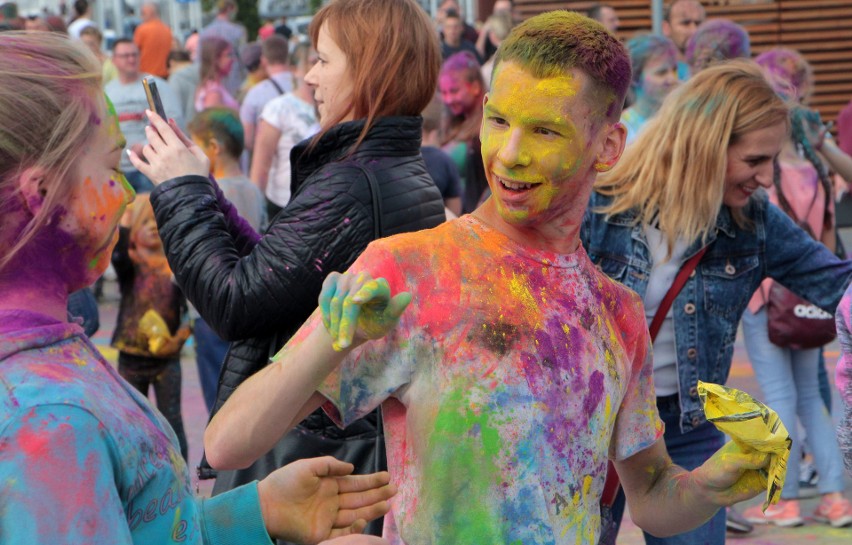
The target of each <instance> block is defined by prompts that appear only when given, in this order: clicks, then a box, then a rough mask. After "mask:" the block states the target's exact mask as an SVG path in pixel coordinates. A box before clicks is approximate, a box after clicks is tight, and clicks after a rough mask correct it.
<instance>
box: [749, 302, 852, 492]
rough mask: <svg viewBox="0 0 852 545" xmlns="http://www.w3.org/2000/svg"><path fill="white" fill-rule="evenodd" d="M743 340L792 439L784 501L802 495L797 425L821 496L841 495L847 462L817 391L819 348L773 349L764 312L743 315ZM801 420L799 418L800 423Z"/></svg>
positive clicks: (762, 385)
mask: <svg viewBox="0 0 852 545" xmlns="http://www.w3.org/2000/svg"><path fill="white" fill-rule="evenodd" d="M743 336H744V337H745V346H746V351H747V352H748V358H749V360H751V366H752V368H753V369H754V374H755V377H756V378H757V383H758V384H759V385H760V389H761V390H763V397H764V402H765V403H766V404H767V405H768V406H770V407H772V409H774V410H775V412H777V413H778V416H779V417H781V421H782V422H783V423H784V425H785V426H786V427H787V431H788V432H789V433H790V438H791V439H792V440H793V447H792V451H791V452H790V458H789V459H788V460H787V478H786V479H785V481H784V490H783V491H782V492H781V497H782V498H784V499H795V498H796V497H798V495H799V462H800V460H801V453H802V440H801V438H800V437H799V429H798V422H801V424H802V427H804V428H805V431H806V432H807V433H806V439H805V440H806V441H807V444H808V449H809V450H810V452H811V454H813V457H814V464H815V465H816V469H817V473H819V485H818V490H819V492H820V494H828V493H830V492H840V491H842V490H843V458H842V456H841V455H840V447H839V446H838V444H837V435H835V433H834V425H833V423H832V421H831V416H830V415H829V414H828V411H827V410H826V408H825V404H824V403H823V401H822V397H821V396H820V391H819V378H818V374H819V373H818V369H817V366H818V365H819V353H820V349H819V348H811V349H808V350H791V349H789V348H782V347H780V346H776V345H774V344H772V342H770V340H769V333H768V330H767V322H766V310H765V309H761V310H759V311H758V312H757V313H756V314H752V313H751V312H750V311H748V310H746V311H745V314H743ZM797 417H798V419H797Z"/></svg>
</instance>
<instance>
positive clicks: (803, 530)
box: [94, 246, 852, 545]
mask: <svg viewBox="0 0 852 545" xmlns="http://www.w3.org/2000/svg"><path fill="white" fill-rule="evenodd" d="M848 247H852V246H848ZM104 295H105V296H104V298H103V301H102V302H101V304H100V311H101V315H100V321H101V329H100V331H98V333H97V334H96V335H95V337H94V342H95V344H96V345H98V347H99V348H100V349H101V351H102V352H103V353H104V354H105V356H106V357H107V359H109V360H110V361H112V362H115V358H116V354H115V351H114V350H113V349H112V348H110V346H109V338H110V335H111V334H112V330H113V327H114V326H115V318H116V313H117V304H116V303H117V287H116V285H115V283H114V282H109V281H108V282H106V283H105V290H104ZM183 354H184V356H183V403H182V407H183V417H184V426H185V428H186V435H187V440H188V442H189V457H190V467H193V468H194V466H195V465H197V463H198V460H199V458H200V457H201V450H202V446H201V445H202V434H203V432H204V426H205V425H206V423H207V410H206V408H205V406H204V400H203V399H202V397H201V388H200V386H199V384H198V373H197V370H196V367H195V357H194V349H193V347H192V345H191V340H190V343H189V344H188V345H187V346H186V347H185V349H184V351H183ZM837 355H838V347H837V343H836V342H835V343H834V344H833V345H831V346H829V347H828V348H827V351H826V361H827V363H828V367H829V369H828V372H829V377H833V376H834V364H835V361H836V359H837ZM832 382H833V381H832ZM729 384H730V385H731V386H734V387H736V388H740V389H742V390H745V391H747V392H750V393H752V394H753V395H755V396H756V397H758V398H761V397H762V396H761V393H760V388H759V387H758V386H757V382H756V381H755V378H754V375H753V373H752V371H751V366H750V365H749V364H748V360H747V359H746V356H745V348H744V347H743V345H742V339H741V338H738V339H737V345H736V350H735V353H734V365H733V368H732V371H731V379H730V381H729ZM833 396H834V397H833V399H834V405H835V408H834V412H833V413H834V414H835V415H836V414H838V412H839V410H840V409H839V403H840V401H839V398H838V396H837V392H836V391H834V392H833ZM192 473H193V479H194V480H195V477H194V471H193V472H192ZM846 483H847V485H846V489H847V491H848V495H849V496H852V478H850V476H849V475H847V476H846ZM196 484H197V489H198V492H199V493H200V494H209V493H210V489H211V488H212V481H202V482H200V483H197V481H196ZM817 500H818V498H811V499H806V500H803V502H802V513H803V515H806V516H807V515H810V513H812V512H813V510H814V508H815V507H816V503H817ZM761 501H762V500H761V499H760V498H756V499H755V500H753V501H751V502H749V503H748V504H747V505H743V506H738V509H740V511H742V509H744V508H745V507H747V506H750V505H754V504H757V503H760V502H761ZM729 541H730V542H731V543H733V544H736V545H770V544H772V545H787V544H789V545H793V544H796V545H798V544H802V543H807V544H812V545H829V544H831V545H835V544H836V545H840V544H852V528H845V529H833V528H830V527H829V526H827V525H824V524H819V523H817V522H815V521H813V520H808V521H807V523H806V524H805V526H802V527H800V528H788V529H782V528H776V527H758V528H757V529H756V530H755V532H754V533H752V534H750V535H748V536H742V537H740V536H729ZM618 544H619V545H642V544H644V539H643V538H642V532H641V531H640V530H639V529H638V528H637V527H636V526H634V525H633V524H632V522H631V521H630V520H629V518H628V519H627V520H625V524H624V526H623V529H622V532H621V535H619V539H618ZM483 545H485V544H483ZM528 545H533V544H528Z"/></svg>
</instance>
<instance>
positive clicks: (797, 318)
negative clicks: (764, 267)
mask: <svg viewBox="0 0 852 545" xmlns="http://www.w3.org/2000/svg"><path fill="white" fill-rule="evenodd" d="M775 189H776V191H777V194H778V204H779V207H780V208H781V209H782V210H783V211H784V212H785V213H786V214H787V215H788V216H790V217H791V218H792V219H793V221H795V222H796V224H797V225H798V226H799V227H801V228H802V230H804V231H805V232H806V233H808V234H809V235H810V236H811V238H813V239H815V240H819V239H818V238H817V237H816V236H814V232H813V230H812V229H811V227H810V225H808V223H807V221H802V220H800V219H799V218H798V217H797V216H796V213H795V212H793V209H792V207H791V206H790V203H789V202H788V201H787V199H786V197H785V196H784V192H783V191H782V190H781V183H780V180H778V179H776V180H775ZM818 194H819V187H817V189H816V190H815V191H814V197H813V199H812V200H811V204H810V206H809V207H808V213H807V214H805V218H807V217H808V215H810V211H811V209H812V208H813V206H814V203H815V202H816V198H817V195H818ZM830 194H831V192H830V191H829V190H828V188H826V192H825V210H826V212H825V213H826V215H828V204H829V200H828V199H829V198H830V197H829V195H830ZM764 297H765V300H766V321H767V329H768V331H769V341H770V342H772V344H774V345H776V346H781V347H784V348H790V349H793V350H802V349H805V348H819V347H820V346H824V345H826V344H828V343H830V342H831V341H833V340H834V338H835V337H837V328H836V326H835V323H834V316H832V315H831V314H830V313H828V312H826V311H824V310H822V309H821V308H819V307H818V306H816V305H814V304H813V303H811V302H809V301H806V300H805V299H802V298H801V297H799V296H798V295H796V294H795V293H793V292H792V291H790V290H788V289H787V288H785V287H784V286H782V285H781V284H779V283H778V282H773V283H772V287H771V288H770V289H769V295H768V296H765V295H764Z"/></svg>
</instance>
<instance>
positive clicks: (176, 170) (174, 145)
mask: <svg viewBox="0 0 852 545" xmlns="http://www.w3.org/2000/svg"><path fill="white" fill-rule="evenodd" d="M145 114H146V115H147V116H148V120H149V121H150V122H151V124H150V125H148V126H146V127H145V135H146V136H147V138H148V144H147V145H146V146H145V147H144V148H142V155H143V157H144V160H143V159H142V157H140V156H139V154H138V153H136V152H134V151H133V150H127V155H128V156H129V157H130V162H131V163H132V164H133V166H134V168H136V169H137V170H138V171H139V172H141V173H142V174H144V175H145V176H147V177H148V178H149V179H150V180H151V181H152V182H153V183H154V185H159V184H161V183H163V182H165V181H166V180H170V179H172V178H178V177H180V176H188V175H192V174H194V175H198V176H205V177H206V176H207V175H209V174H210V160H209V159H208V158H207V156H206V155H205V154H204V151H202V150H201V148H199V147H198V146H196V145H195V143H194V142H193V141H192V140H191V139H190V138H189V137H187V136H186V135H185V134H184V133H183V132H182V131H181V130H180V129H179V128H178V126H177V124H175V122H174V120H169V122H168V123H166V122H165V121H164V120H163V118H161V117H160V116H159V115H157V114H156V112H152V111H150V110H145Z"/></svg>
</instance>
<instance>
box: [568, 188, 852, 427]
mask: <svg viewBox="0 0 852 545" xmlns="http://www.w3.org/2000/svg"><path fill="white" fill-rule="evenodd" d="M610 202H611V198H610V197H606V196H603V195H600V194H599V193H597V192H594V193H592V196H591V199H590V201H589V208H588V209H587V211H586V215H585V217H584V219H583V226H582V230H581V238H582V241H583V245H584V246H585V248H586V251H587V253H588V254H589V258H591V260H592V261H593V262H594V263H595V265H596V266H597V267H598V268H600V269H601V270H602V271H603V272H604V273H606V274H607V275H608V276H610V277H611V278H613V279H614V280H617V281H619V282H621V283H623V284H624V285H625V286H627V287H628V288H631V289H632V290H634V291H636V292H637V293H638V294H639V296H640V297H642V298H643V299H644V297H645V290H646V288H647V287H648V278H649V276H650V273H651V265H652V262H651V256H650V250H649V248H648V242H647V240H646V238H645V233H644V229H643V227H642V225H641V224H636V223H634V222H635V218H636V213H635V212H633V211H629V212H626V213H623V214H619V215H616V216H613V217H609V218H607V217H606V216H605V215H604V214H600V213H596V212H595V210H597V209H599V208H601V207H603V206H606V205H608V204H609V203H610ZM743 212H744V214H745V216H746V217H747V218H748V219H749V220H750V221H751V222H752V224H753V225H752V227H751V228H749V229H744V228H741V227H739V226H738V225H737V224H736V223H735V222H734V219H733V217H732V216H731V212H730V209H729V208H728V207H727V206H725V207H723V208H722V210H721V212H720V213H719V217H718V219H717V221H716V229H715V231H714V232H711V233H710V236H709V241H708V244H709V249H708V250H707V253H706V254H704V257H702V259H701V262H700V263H699V264H698V267H697V268H696V270H695V271H694V272H693V273H692V274H691V275H690V277H689V278H688V280H687V282H686V285H685V286H684V287H683V290H681V292H680V293H679V294H678V295H677V297H676V298H675V300H674V303H673V304H672V311H673V316H674V328H675V352H676V354H677V372H678V382H679V386H678V391H679V395H680V411H681V421H680V424H681V430H682V431H683V432H688V431H690V430H692V429H693V428H695V427H697V426H699V425H700V424H702V423H703V422H704V421H705V418H704V411H703V410H702V408H701V401H700V400H699V398H698V390H697V384H698V380H703V381H706V382H714V383H718V384H724V383H725V382H726V381H727V379H728V373H729V372H730V370H731V362H732V360H733V353H734V340H735V338H736V335H737V325H738V324H739V321H740V318H741V317H742V315H743V311H744V310H745V309H746V307H747V305H748V302H749V299H750V298H751V296H752V294H753V293H754V292H755V290H757V288H758V286H759V285H760V282H761V281H762V280H763V279H764V278H766V277H771V278H773V279H775V280H777V281H779V282H780V283H781V284H783V285H784V286H785V287H787V288H788V289H790V290H791V291H793V292H795V293H796V294H797V295H799V296H800V297H803V298H805V299H807V300H809V301H811V302H812V303H814V304H815V305H817V306H819V307H821V308H823V309H824V310H826V311H827V312H830V313H832V314H834V311H835V308H836V307H837V304H838V303H839V302H840V298H841V297H842V296H843V292H844V291H845V289H846V286H847V284H849V282H850V280H852V261H841V260H839V259H838V258H837V257H835V255H834V254H832V253H831V251H829V250H828V249H827V248H826V247H825V246H824V245H822V244H821V243H819V242H817V241H815V240H813V239H812V238H811V237H810V236H809V235H808V234H807V233H805V232H804V231H803V230H802V229H800V228H799V227H798V226H797V225H796V224H795V223H794V222H793V221H792V220H791V219H790V218H789V217H788V216H787V215H786V214H785V213H784V212H783V211H781V210H780V209H779V208H777V207H775V206H773V205H771V204H769V201H768V199H767V196H766V194H765V193H764V192H762V191H761V192H758V194H756V195H755V197H753V198H752V200H751V203H750V204H749V205H748V206H747V207H746V208H745V209H744V210H743ZM701 246H702V244H701V241H700V240H697V241H694V242H693V243H692V244H690V245H689V247H688V248H687V251H686V253H685V254H684V260H686V259H689V258H690V257H692V256H693V255H695V253H696V252H698V250H700V249H701Z"/></svg>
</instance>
